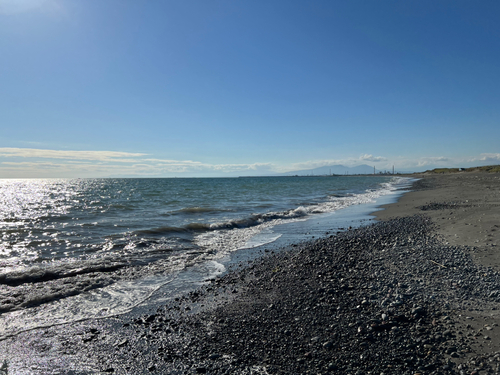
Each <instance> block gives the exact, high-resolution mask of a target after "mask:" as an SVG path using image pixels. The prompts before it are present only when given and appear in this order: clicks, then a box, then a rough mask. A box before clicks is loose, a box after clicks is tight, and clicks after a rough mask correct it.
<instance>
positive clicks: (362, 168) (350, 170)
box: [280, 164, 379, 176]
mask: <svg viewBox="0 0 500 375" xmlns="http://www.w3.org/2000/svg"><path fill="white" fill-rule="evenodd" d="M378 172H379V170H377V173H378ZM329 174H339V175H345V174H373V167H371V166H369V165H366V164H362V165H358V166H356V167H346V166H344V165H340V164H339V165H330V166H325V167H319V168H313V169H303V170H300V171H292V172H286V173H281V174H280V176H311V175H315V176H322V175H329Z"/></svg>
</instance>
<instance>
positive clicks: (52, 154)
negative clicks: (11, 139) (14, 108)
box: [0, 147, 146, 163]
mask: <svg viewBox="0 0 500 375" xmlns="http://www.w3.org/2000/svg"><path fill="white" fill-rule="evenodd" d="M144 155H146V154H139V153H131V152H116V151H64V150H43V149H38V148H8V147H2V148H0V157H1V156H3V157H11V158H12V157H21V158H43V159H74V160H99V161H106V162H107V161H115V162H125V163H129V162H133V160H132V159H121V158H125V157H132V158H133V157H139V156H144Z"/></svg>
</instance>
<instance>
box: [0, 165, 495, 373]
mask: <svg viewBox="0 0 500 375" xmlns="http://www.w3.org/2000/svg"><path fill="white" fill-rule="evenodd" d="M414 177H415V176H414ZM416 177H418V178H421V179H420V180H419V181H417V182H416V183H415V184H414V185H413V187H412V191H411V192H409V193H406V194H405V195H403V196H402V198H401V199H400V200H399V201H398V202H397V203H394V204H391V205H388V206H385V207H382V210H380V211H378V212H376V213H375V214H374V215H375V217H376V219H377V220H376V221H374V223H373V224H371V225H367V226H364V227H361V228H357V229H349V230H345V231H342V232H338V233H336V234H328V235H326V234H325V237H324V238H320V239H318V240H316V241H312V242H307V243H302V244H297V245H294V246H292V247H291V248H289V249H283V250H280V251H275V252H268V253H266V254H265V256H264V257H263V258H261V259H259V260H257V261H254V262H252V263H250V264H244V265H240V266H239V267H236V268H235V269H233V270H231V271H230V272H228V273H226V274H225V275H224V276H222V277H219V278H217V279H214V280H213V281H212V282H210V283H209V284H208V285H206V286H204V287H202V288H201V289H200V290H198V291H195V292H192V293H190V294H189V295H186V296H184V297H182V298H179V299H177V300H176V301H174V302H173V303H171V304H169V305H166V306H163V307H161V308H159V309H158V310H157V311H155V312H150V313H145V314H143V315H141V316H133V315H123V316H118V317H115V318H112V319H102V320H95V321H83V322H80V323H74V324H71V325H68V326H57V327H51V328H45V329H38V330H34V331H30V332H25V333H22V334H19V335H17V336H15V337H12V338H8V339H6V340H3V341H1V342H0V352H1V353H2V357H0V360H5V364H4V367H3V368H2V371H3V370H4V373H9V374H10V373H19V374H21V373H22V374H31V373H33V374H42V373H44V374H45V373H58V374H59V373H67V374H93V373H115V374H144V373H158V374H204V373H206V374H382V373H383V374H489V373H498V372H499V371H500V367H499V366H500V336H499V334H498V333H499V332H500V326H499V324H500V309H499V307H500V273H499V271H500V255H499V254H498V249H499V246H500V230H499V229H500V228H499V225H500V220H499V219H500V210H499V207H500V176H499V175H498V174H487V173H476V174H472V173H458V174H449V175H422V176H416ZM14 369H15V371H14ZM0 373H1V372H0Z"/></svg>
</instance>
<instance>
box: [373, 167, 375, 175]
mask: <svg viewBox="0 0 500 375" xmlns="http://www.w3.org/2000/svg"><path fill="white" fill-rule="evenodd" d="M373 174H375V166H373Z"/></svg>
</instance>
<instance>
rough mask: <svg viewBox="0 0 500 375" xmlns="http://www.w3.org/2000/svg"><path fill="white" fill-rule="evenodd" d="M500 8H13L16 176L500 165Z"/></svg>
mask: <svg viewBox="0 0 500 375" xmlns="http://www.w3.org/2000/svg"><path fill="white" fill-rule="evenodd" d="M499 19H500V2H498V1H496V0H491V1H489V0H484V1H475V2H473V1H460V0H453V1H440V0H432V1H426V0H418V1H411V0H409V1H388V0H378V1H367V0H363V1H358V0H350V1H344V0H342V1H340V0H325V1H323V0H312V1H304V0H301V1H296V0H251V1H243V0H227V1H219V0H209V1H207V0H185V1H184V0H183V1H179V0H176V1H170V0H164V1H140V0H134V1H132V0H106V1H100V0H0V178H38V177H40V178H45V177H54V178H59V177H69V178H73V177H174V176H175V177H183V176H186V177H192V176H202V177H204V176H238V175H265V174H273V173H282V172H288V171H293V170H302V169H310V168H315V167H320V166H326V165H336V164H342V165H346V166H356V165H361V164H368V165H370V166H375V167H376V168H377V169H378V170H383V169H388V170H392V166H394V167H395V169H396V170H397V171H423V170H427V169H431V168H435V167H469V166H477V165H491V164H499V163H500V105H499V103H500V64H499V62H500V42H499V41H500V22H498V20H499Z"/></svg>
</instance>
